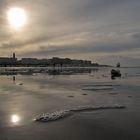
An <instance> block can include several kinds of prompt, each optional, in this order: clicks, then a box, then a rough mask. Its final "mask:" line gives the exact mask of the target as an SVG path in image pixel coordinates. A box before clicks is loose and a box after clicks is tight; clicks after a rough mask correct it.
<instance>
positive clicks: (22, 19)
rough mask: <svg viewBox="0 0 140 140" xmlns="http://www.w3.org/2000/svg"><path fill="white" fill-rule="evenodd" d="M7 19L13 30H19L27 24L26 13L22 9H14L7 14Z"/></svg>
mask: <svg viewBox="0 0 140 140" xmlns="http://www.w3.org/2000/svg"><path fill="white" fill-rule="evenodd" d="M7 18H8V21H9V24H10V25H11V27H12V28H15V29H19V28H21V27H23V26H24V25H25V24H26V23H27V14H26V11H25V10H24V9H22V8H18V7H14V8H11V9H9V11H8V12H7Z"/></svg>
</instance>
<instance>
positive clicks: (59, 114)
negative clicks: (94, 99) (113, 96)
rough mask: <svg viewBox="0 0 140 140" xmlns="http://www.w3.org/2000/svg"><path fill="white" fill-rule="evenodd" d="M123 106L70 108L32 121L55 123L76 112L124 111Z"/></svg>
mask: <svg viewBox="0 0 140 140" xmlns="http://www.w3.org/2000/svg"><path fill="white" fill-rule="evenodd" d="M124 108H125V106H121V105H114V106H97V107H94V106H82V107H77V108H72V109H69V110H60V111H56V112H53V113H46V114H43V115H39V116H37V117H36V118H35V119H34V120H35V121H39V122H50V121H56V120H59V119H62V118H65V117H68V116H71V115H73V114H74V113H76V112H83V111H94V110H106V109H124Z"/></svg>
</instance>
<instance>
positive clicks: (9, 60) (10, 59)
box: [0, 53, 17, 66]
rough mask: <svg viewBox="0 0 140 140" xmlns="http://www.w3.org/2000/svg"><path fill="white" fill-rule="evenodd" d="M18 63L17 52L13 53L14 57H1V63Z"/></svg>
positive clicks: (5, 64) (4, 64)
mask: <svg viewBox="0 0 140 140" xmlns="http://www.w3.org/2000/svg"><path fill="white" fill-rule="evenodd" d="M16 63H17V58H16V57H15V53H13V57H0V65H3V66H7V65H15V64H16Z"/></svg>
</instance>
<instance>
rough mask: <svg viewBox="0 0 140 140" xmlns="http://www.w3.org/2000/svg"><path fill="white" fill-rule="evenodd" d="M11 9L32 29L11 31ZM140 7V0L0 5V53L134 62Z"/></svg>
mask: <svg viewBox="0 0 140 140" xmlns="http://www.w3.org/2000/svg"><path fill="white" fill-rule="evenodd" d="M11 6H20V7H23V8H25V9H26V10H27V13H28V16H29V23H28V25H27V26H26V27H25V28H24V29H23V30H21V32H15V33H14V31H12V29H11V30H9V29H8V28H7V25H6V21H5V18H6V17H5V16H4V14H5V11H6V10H7V9H8V8H9V7H11ZM139 7H140V1H139V0H133V1H132V0H116V1H113V0H47V1H46V0H36V1H34V0H30V1H29V0H12V1H11V0H0V12H1V17H0V27H1V28H0V40H1V42H0V50H1V52H2V51H5V53H6V54H7V55H8V53H9V52H10V51H12V50H13V49H14V50H15V51H16V50H17V52H18V53H20V54H21V55H22V54H23V55H24V56H25V55H26V54H27V55H28V54H32V55H33V56H42V57H43V56H46V55H50V56H54V55H58V56H62V55H65V56H66V55H68V56H70V55H69V54H71V57H73V56H74V54H78V55H77V57H78V56H79V57H82V55H83V54H84V57H86V56H87V58H88V57H89V53H90V55H92V54H95V53H102V54H108V55H110V54H114V53H121V55H123V54H125V52H128V51H130V53H129V55H130V57H132V54H131V52H132V51H134V50H136V49H137V48H139V46H140V41H139V40H140V24H139V23H140V19H139V12H140V8H139ZM3 27H4V28H3ZM48 44H49V45H48ZM27 46H30V48H29V49H28V47H27ZM35 46H36V49H34V48H35ZM42 46H43V47H42ZM24 48H25V49H24ZM6 49H7V50H6ZM23 49H24V52H23V51H22V50H23ZM122 52H123V53H122Z"/></svg>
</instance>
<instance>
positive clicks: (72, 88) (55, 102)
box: [0, 69, 140, 140]
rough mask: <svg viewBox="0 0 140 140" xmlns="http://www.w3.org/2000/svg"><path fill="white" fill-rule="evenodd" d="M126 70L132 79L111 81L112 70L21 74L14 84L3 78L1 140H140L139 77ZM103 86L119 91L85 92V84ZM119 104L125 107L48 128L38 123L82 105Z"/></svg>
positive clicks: (80, 114)
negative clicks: (46, 116)
mask: <svg viewBox="0 0 140 140" xmlns="http://www.w3.org/2000/svg"><path fill="white" fill-rule="evenodd" d="M121 71H122V72H124V73H125V72H127V73H128V74H131V76H130V77H129V76H127V77H125V75H124V77H122V78H121V79H116V80H112V79H110V77H109V69H99V70H98V71H96V72H95V71H93V72H92V73H86V74H84V73H82V74H80V73H79V74H76V75H74V74H72V75H55V76H54V75H44V74H38V75H30V76H29V75H28V76H26V75H24V76H23V75H18V76H16V78H15V80H14V81H13V80H12V76H1V77H0V78H1V81H0V116H1V117H0V140H44V139H47V140H63V139H65V140H85V139H86V140H93V139H94V140H139V139H140V134H139V130H140V120H139V118H140V94H139V91H140V86H139V83H140V77H138V76H136V77H135V74H136V70H135V69H132V70H130V69H122V70H121ZM137 71H139V69H138V70H137ZM92 75H94V77H93V76H92ZM102 75H107V77H106V76H103V77H102ZM20 83H22V84H20ZM102 84H105V85H109V86H110V85H111V84H113V85H120V86H112V87H113V90H110V89H109V90H103V89H102V87H101V90H99V89H98V90H82V88H83V87H85V86H83V85H88V86H89V85H96V86H97V85H99V86H102ZM85 95H86V96H85ZM130 97H131V98H130ZM116 104H118V105H124V106H126V108H125V109H109V110H93V111H92V110H90V111H81V112H76V113H74V114H73V115H71V116H68V117H66V118H63V119H60V120H57V121H52V122H45V123H42V122H35V121H34V120H33V119H34V118H35V117H36V116H37V115H40V114H43V113H51V112H54V111H59V110H64V109H71V108H75V107H79V106H88V105H89V106H95V107H97V106H112V105H116Z"/></svg>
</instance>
